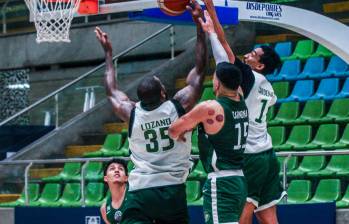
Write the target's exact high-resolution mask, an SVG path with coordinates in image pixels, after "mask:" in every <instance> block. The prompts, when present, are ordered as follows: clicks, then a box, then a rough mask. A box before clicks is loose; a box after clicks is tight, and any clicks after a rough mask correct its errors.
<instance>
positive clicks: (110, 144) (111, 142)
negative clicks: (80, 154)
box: [84, 133, 127, 157]
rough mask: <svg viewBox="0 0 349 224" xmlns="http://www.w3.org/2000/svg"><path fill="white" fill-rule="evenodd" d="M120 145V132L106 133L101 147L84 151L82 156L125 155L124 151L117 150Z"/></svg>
mask: <svg viewBox="0 0 349 224" xmlns="http://www.w3.org/2000/svg"><path fill="white" fill-rule="evenodd" d="M121 145H122V135H121V134H118V133H117V134H109V135H107V137H106V139H105V141H104V144H103V146H102V148H101V149H100V150H98V151H95V152H87V153H84V157H103V156H105V157H112V156H127V155H125V152H124V151H121V150H119V149H120V148H121Z"/></svg>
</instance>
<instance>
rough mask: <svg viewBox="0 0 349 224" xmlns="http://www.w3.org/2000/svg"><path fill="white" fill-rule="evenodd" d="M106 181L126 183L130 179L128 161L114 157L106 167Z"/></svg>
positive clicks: (104, 172)
mask: <svg viewBox="0 0 349 224" xmlns="http://www.w3.org/2000/svg"><path fill="white" fill-rule="evenodd" d="M103 175H104V178H103V179H104V182H106V183H112V184H113V183H121V184H123V183H126V182H127V180H128V170H127V162H126V161H125V160H121V159H112V160H110V161H109V162H108V163H107V164H106V165H105V167H104V171H103Z"/></svg>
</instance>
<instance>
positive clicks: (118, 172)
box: [101, 159, 128, 224]
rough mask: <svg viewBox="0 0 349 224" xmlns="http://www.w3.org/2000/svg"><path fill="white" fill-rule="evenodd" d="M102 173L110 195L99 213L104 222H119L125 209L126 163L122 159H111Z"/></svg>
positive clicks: (114, 223) (111, 223)
mask: <svg viewBox="0 0 349 224" xmlns="http://www.w3.org/2000/svg"><path fill="white" fill-rule="evenodd" d="M103 174H104V178H103V180H104V182H105V183H106V184H107V185H108V188H109V191H110V195H109V196H108V198H107V201H106V202H104V203H103V204H102V206H101V214H102V217H103V220H104V222H105V223H107V224H119V223H120V221H121V217H122V213H123V211H124V209H125V206H124V204H125V203H124V200H125V198H126V194H127V179H128V176H127V175H128V170H127V164H126V162H125V161H124V160H121V159H112V160H110V161H109V162H108V163H107V164H106V166H105V168H104V172H103Z"/></svg>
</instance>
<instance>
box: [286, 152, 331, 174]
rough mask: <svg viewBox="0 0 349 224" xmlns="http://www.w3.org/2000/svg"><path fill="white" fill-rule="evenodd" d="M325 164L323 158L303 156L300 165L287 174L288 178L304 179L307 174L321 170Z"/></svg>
mask: <svg viewBox="0 0 349 224" xmlns="http://www.w3.org/2000/svg"><path fill="white" fill-rule="evenodd" d="M325 164H326V158H325V156H304V158H303V160H302V162H301V164H300V165H299V167H298V168H297V169H295V170H292V171H290V172H288V173H287V175H288V176H289V177H302V178H304V177H306V176H309V173H315V172H318V171H319V170H321V169H322V168H323V167H324V166H325Z"/></svg>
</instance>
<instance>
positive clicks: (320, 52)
mask: <svg viewBox="0 0 349 224" xmlns="http://www.w3.org/2000/svg"><path fill="white" fill-rule="evenodd" d="M331 56H333V53H332V52H331V51H330V50H328V49H327V48H326V47H324V46H323V45H321V44H319V46H318V47H317V49H316V51H315V52H314V54H312V55H311V57H325V58H329V57H331Z"/></svg>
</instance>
